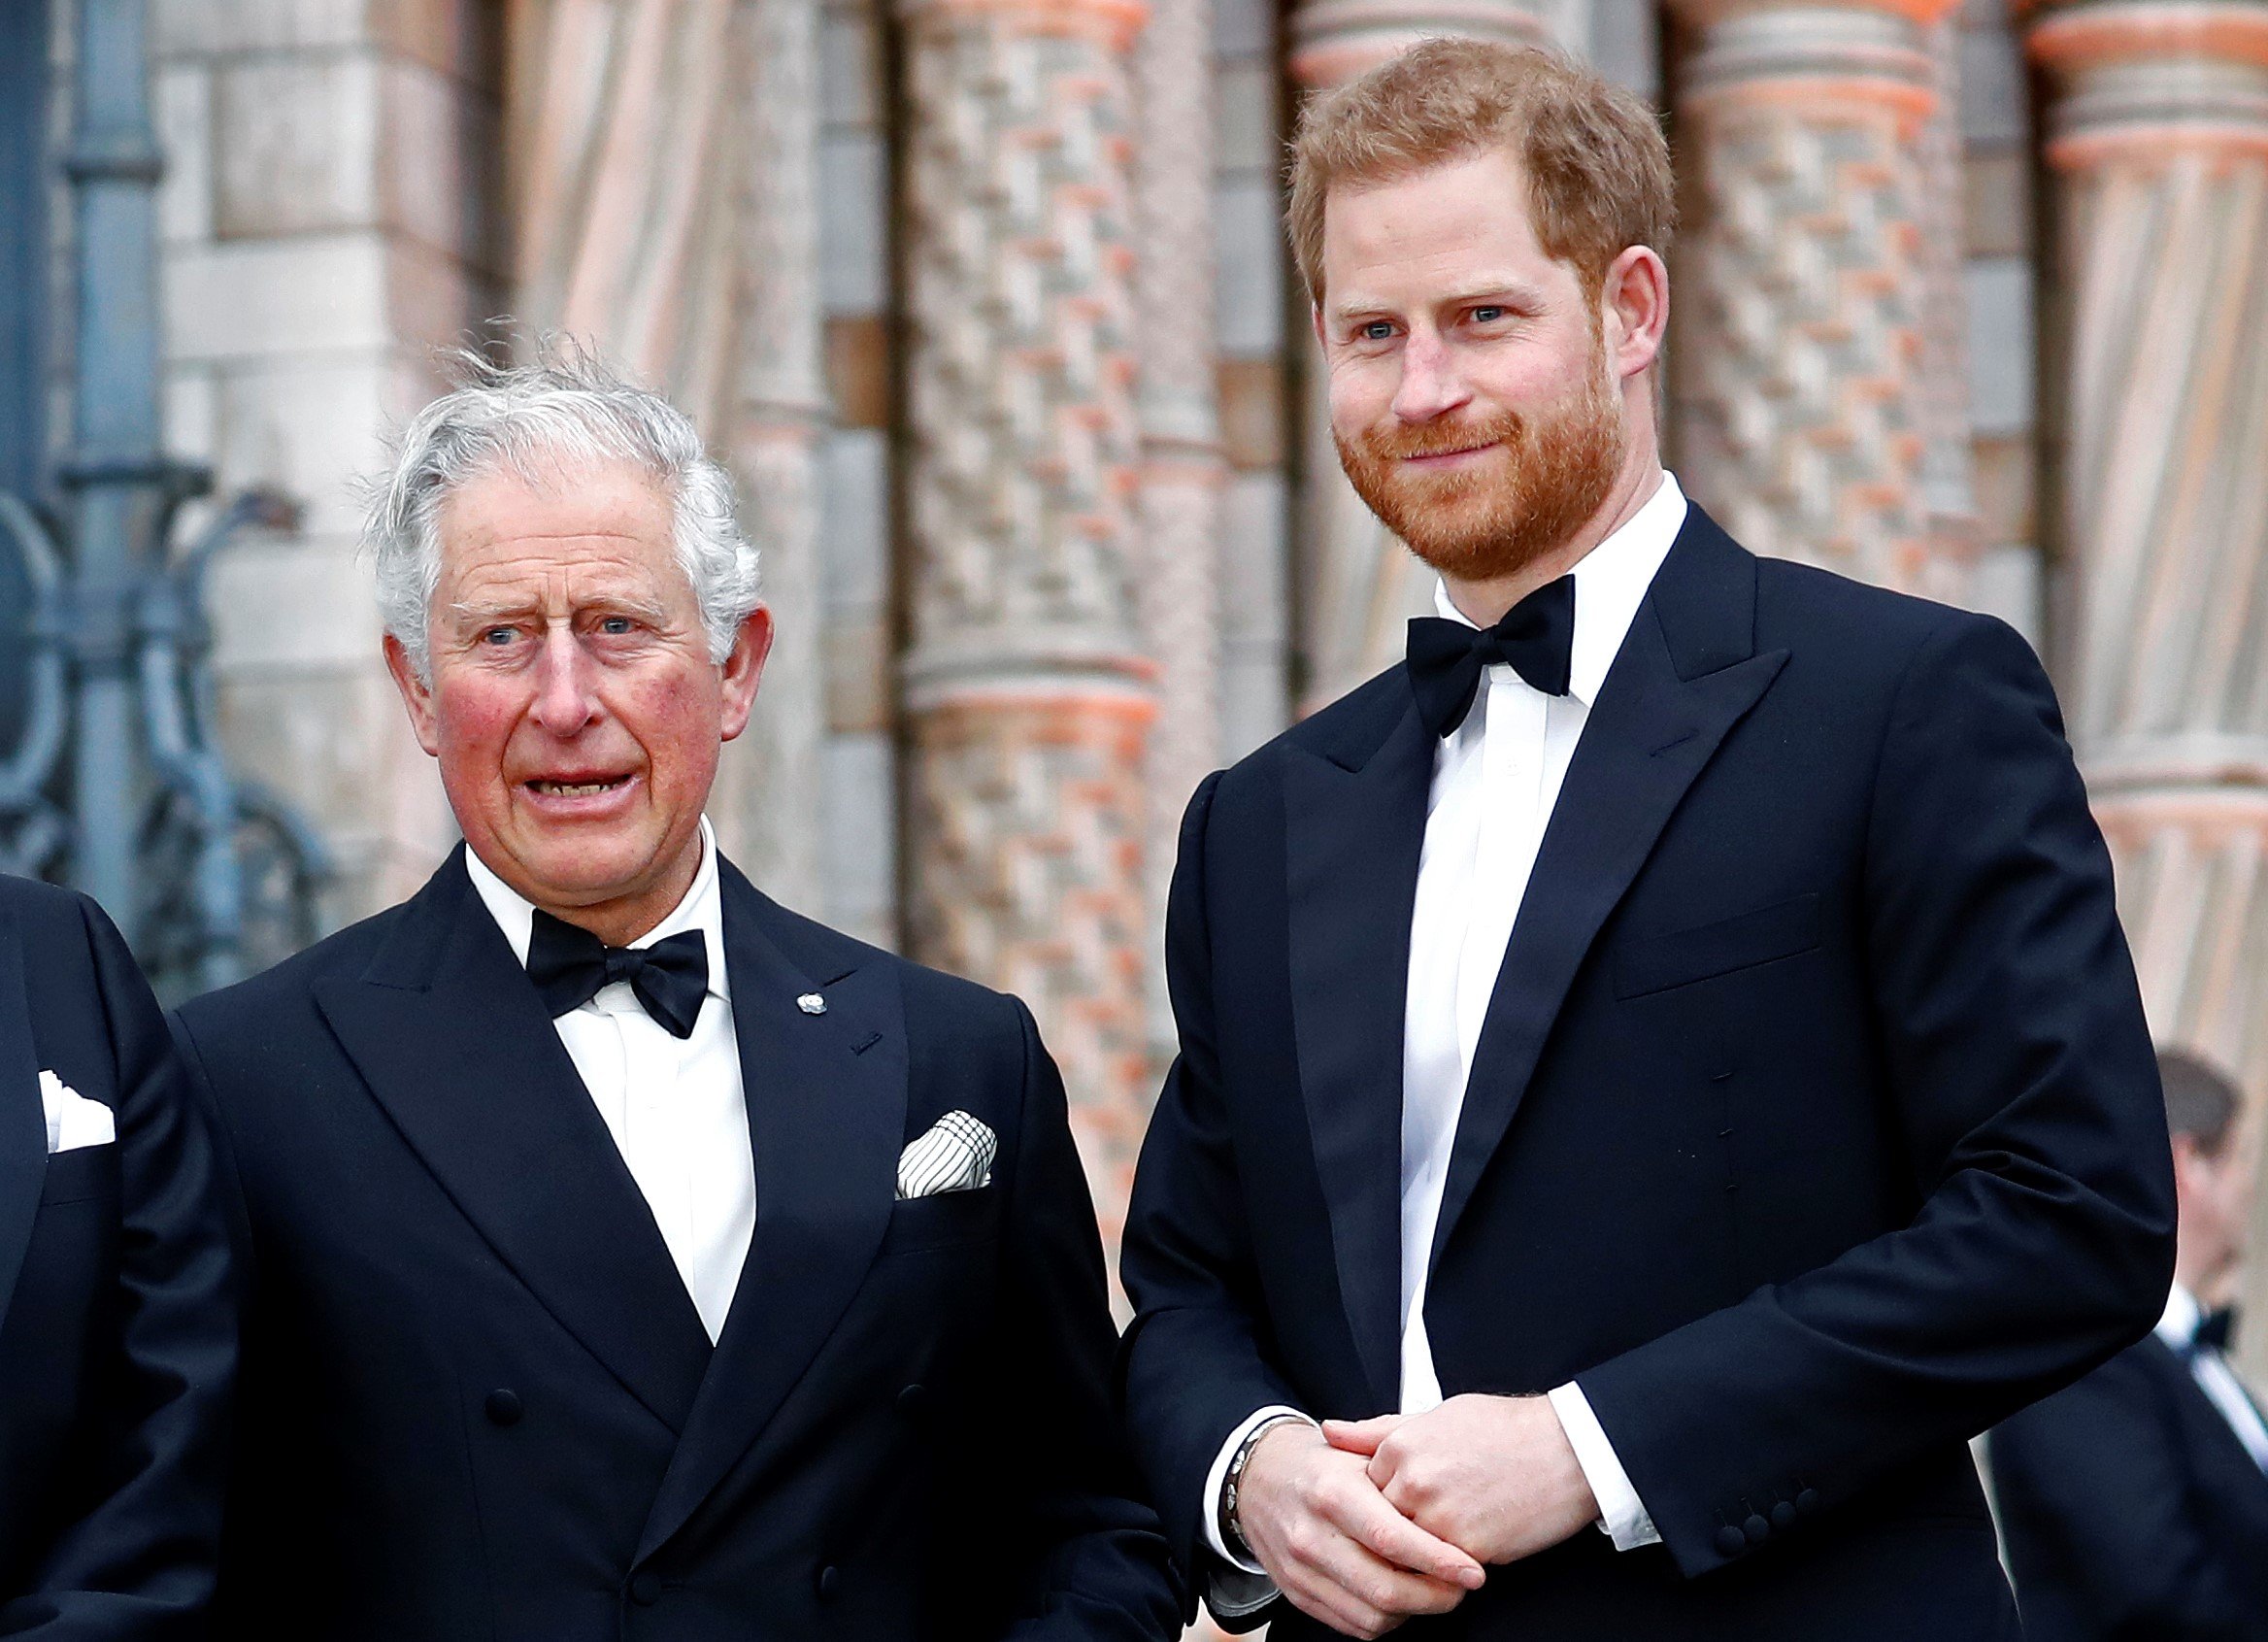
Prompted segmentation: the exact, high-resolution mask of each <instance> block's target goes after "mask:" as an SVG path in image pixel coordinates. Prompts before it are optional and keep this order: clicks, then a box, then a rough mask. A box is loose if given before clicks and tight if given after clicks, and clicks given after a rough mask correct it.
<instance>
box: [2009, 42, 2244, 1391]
mask: <svg viewBox="0 0 2268 1642" xmlns="http://www.w3.org/2000/svg"><path fill="white" fill-rule="evenodd" d="M2029 44H2030V49H2031V53H2032V56H2033V58H2034V59H2035V60H2036V61H2037V62H2039V63H2040V64H2042V65H2043V66H2044V67H2045V68H2046V69H2047V70H2048V72H2049V75H2050V78H2051V83H2052V85H2053V88H2054V94H2053V98H2052V101H2051V105H2050V108H2049V112H2048V120H2047V158H2048V163H2049V166H2050V168H2051V174H2052V178H2053V188H2054V194H2053V200H2054V209H2055V218H2056V226H2057V230H2058V235H2059V239H2058V246H2057V254H2058V256H2059V261H2060V265H2059V267H2058V269H2057V276H2058V277H2057V279H2056V280H2055V281H2054V282H2053V285H2052V286H2051V288H2053V289H2056V290H2058V291H2059V292H2060V293H2061V301H2060V310H2059V312H2058V313H2057V314H2056V315H2055V316H2054V317H2053V318H2054V320H2055V324H2054V328H2053V330H2052V332H2051V334H2052V335H2054V336H2055V337H2056V338H2057V339H2058V342H2059V346H2058V348H2057V349H2056V352H2055V355H2054V357H2053V359H2052V362H2051V369H2050V374H2049V381H2050V382H2051V384H2052V386H2051V389H2050V391H2049V393H2048V395H2047V398H2048V402H2049V404H2050V405H2051V406H2052V407H2058V408H2060V410H2061V412H2062V416H2063V419H2064V425H2063V426H2062V427H2061V428H2060V429H2059V430H2058V431H2059V432H2060V434H2061V451H2060V460H2059V464H2058V465H2059V474H2060V502H2061V507H2060V510H2059V511H2060V519H2059V525H2060V535H2061V542H2060V543H2059V546H2060V548H2061V552H2062V555H2063V558H2064V560H2065V562H2066V564H2067V565H2068V567H2069V569H2068V572H2067V575H2068V578H2069V582H2070V587H2069V591H2070V593H2071V594H2072V595H2073V596H2072V598H2071V600H2070V601H2069V610H2070V616H2071V620H2070V622H2069V624H2068V628H2067V637H2066V638H2065V640H2064V642H2063V643H2062V644H2061V645H2060V646H2059V647H2058V648H2059V651H2060V660H2061V662H2062V668H2061V671H2062V686H2063V691H2064V701H2065V704H2066V707H2067V709H2068V711H2069V713H2070V715H2071V729H2072V735H2073V739H2074V741H2075V742H2076V743H2077V744H2078V747H2079V749H2080V755H2081V759H2082V762H2083V764H2084V766H2085V770H2086V774H2087V780H2088V785H2089V787H2090V788H2091V790H2092V792H2093V794H2094V801H2095V811H2096V814H2097V815H2098V816H2099V817H2100V818H2101V820H2102V822H2103V829H2104V831H2105V832H2106V833H2108V834H2109V836H2110V839H2111V845H2112V849H2113V851H2114V853H2115V854H2116V855H2117V857H2118V898H2119V909H2120V912H2121V913H2122V914H2123V916H2124V919H2125V922H2126V933H2127V936H2128V938H2129V939H2130V940H2131V941H2132V942H2133V944H2134V955H2135V960H2136V962H2137V964H2138V965H2139V966H2140V969H2141V972H2142V989H2143V996H2144V1000H2145V1001H2146V1003H2147V1004H2148V1005H2149V1008H2150V1012H2151V1024H2152V1026H2153V1027H2154V1029H2155V1030H2156V1032H2157V1034H2158V1036H2159V1038H2160V1040H2161V1041H2168V1042H2178V1043H2186V1044H2193V1045H2196V1046H2197V1047H2199V1048H2200V1049H2202V1050H2203V1051H2205V1052H2206V1053H2207V1054H2209V1055H2211V1056H2214V1057H2216V1058H2217V1059H2218V1060H2219V1061H2221V1062H2222V1063H2223V1064H2225V1065H2227V1066H2229V1067H2230V1068H2231V1069H2233V1070H2235V1071H2236V1072H2238V1073H2239V1074H2240V1075H2242V1076H2243V1077H2244V1078H2245V1080H2246V1082H2247V1084H2248V1086H2249V1087H2250V1088H2251V1089H2252V1090H2254V1091H2255V1096H2257V1091H2259V1090H2260V1089H2262V1088H2263V1086H2264V1085H2268V871H2264V870H2263V868H2264V861H2268V659H2264V656H2263V652H2262V648H2261V645H2262V637H2261V636H2262V634H2263V633H2268V459H2263V452H2268V4H2264V3H2262V0H2121V3H2117V4H2092V5H2054V6H2048V7H2043V8H2041V9H2040V10H2039V11H2038V12H2036V13H2035V14H2034V15H2033V17H2032V18H2031V19H2030V24H2029ZM2262 1267H2263V1262H2262V1261H2261V1260H2260V1259H2259V1258H2257V1257H2255V1259H2254V1261H2253V1269H2254V1271H2255V1273H2258V1272H2260V1271H2261V1270H2262ZM2254 1297H2255V1299H2264V1298H2268V1293H2262V1292H2261V1291H2260V1290H2258V1289H2256V1290H2255V1295H2254ZM2260 1333H2261V1331H2260V1330H2253V1331H2252V1334H2253V1340H2252V1345H2253V1347H2254V1349H2255V1350H2256V1349H2257V1347H2258V1344H2259V1335H2260ZM2253 1360H2254V1361H2255V1362H2257V1361H2259V1360H2261V1359H2260V1358H2259V1357H2256V1356H2255V1357H2254V1358H2253Z"/></svg>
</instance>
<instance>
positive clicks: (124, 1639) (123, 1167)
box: [0, 901, 237, 1642]
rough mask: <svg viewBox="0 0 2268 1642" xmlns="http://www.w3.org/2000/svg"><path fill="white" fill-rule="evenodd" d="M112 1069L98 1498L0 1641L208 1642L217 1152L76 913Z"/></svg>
mask: <svg viewBox="0 0 2268 1642" xmlns="http://www.w3.org/2000/svg"><path fill="white" fill-rule="evenodd" d="M81 911H82V915H83V919H84V922H85V930H86V938H87V940H88V942H89V943H90V945H91V947H92V949H93V958H94V972H95V977H96V982H97V987H98V989H99V992H100V997H101V1006H102V1008H103V1011H104V1013H105V1017H106V1021H107V1025H108V1029H109V1035H110V1041H111V1047H112V1053H113V1055H114V1056H115V1061H116V1068H117V1086H116V1087H117V1145H118V1148H119V1153H118V1161H119V1169H120V1179H121V1186H122V1191H121V1195H120V1201H121V1204H122V1209H121V1214H122V1217H123V1223H122V1225H121V1227H120V1232H121V1235H120V1237H119V1244H118V1246H119V1272H118V1285H119V1293H118V1295H117V1307H118V1312H117V1315H118V1317H119V1319H120V1323H119V1340H120V1343H121V1345H122V1348H123V1349H122V1351H121V1353H120V1356H119V1360H118V1363H117V1377H116V1378H115V1379H114V1380H113V1382H112V1383H111V1386H110V1388H109V1390H108V1392H107V1394H108V1396H109V1397H110V1398H111V1399H112V1400H111V1406H110V1408H109V1409H108V1410H106V1415H107V1418H106V1419H105V1421H104V1426H105V1429H106V1433H107V1436H108V1441H107V1442H106V1444H105V1452H106V1453H107V1454H108V1455H109V1457H110V1458H109V1467H108V1471H109V1474H108V1475H106V1476H105V1477H104V1478H103V1479H102V1483H101V1496H100V1498H99V1499H98V1501H97V1502H96V1504H95V1505H94V1506H93V1508H92V1509H91V1510H89V1511H88V1512H87V1513H86V1514H85V1515H84V1516H83V1517H82V1518H81V1519H80V1521H79V1522H78V1523H77V1524H76V1525H74V1526H73V1527H72V1528H70V1529H69V1530H67V1531H66V1532H65V1534H64V1536H63V1538H62V1540H61V1542H60V1543H59V1544H58V1545H57V1547H56V1549H55V1551H54V1553H53V1555H52V1556H51V1557H50V1558H49V1559H48V1561H47V1564H46V1565H45V1567H44V1568H43V1569H42V1571H41V1573H40V1576H39V1581H38V1584H37V1585H36V1586H35V1587H34V1589H33V1590H32V1591H31V1592H27V1593H25V1594H24V1595H22V1596H20V1597H19V1598H17V1600H15V1601H12V1602H10V1603H8V1604H7V1605H6V1606H5V1607H0V1634H4V1635H7V1636H11V1637H25V1638H36V1639H38V1642H174V1639H176V1638H182V1639H186V1638H190V1637H197V1636H202V1635H203V1634H204V1628H203V1625H204V1613H205V1608H206V1605H207V1603H208V1602H209V1601H210V1599H211V1595H212V1590H213V1581H214V1571H215V1564H216V1560H217V1556H218V1543H219V1531H220V1508H221V1494H222V1486H223V1480H224V1479H223V1475H222V1472H223V1467H224V1455H225V1452H226V1443H227V1435H226V1430H225V1420H226V1415H227V1410H228V1401H229V1396H230V1392H231V1390H232V1387H233V1384H234V1378H235V1371H236V1343H237V1333H236V1330H237V1304H236V1294H235V1290H234V1284H233V1278H232V1262H231V1258H230V1249H229V1238H228V1235H227V1231H226V1228H225V1223H224V1221H223V1219H222V1214H221V1208H220V1204H219V1199H218V1195H217V1187H216V1182H215V1177H214V1166H215V1165H214V1153H213V1140H212V1133H211V1127H210V1123H209V1121H208V1119H207V1116H206V1114H204V1113H203V1112H202V1111H201V1110H199V1109H197V1108H196V1107H195V1105H194V1104H193V1101H192V1097H191V1094H190V1091H189V1089H188V1087H187V1082H186V1080H185V1079H184V1078H183V1075H182V1070H181V1065H180V1062H179V1060H178V1059H177V1057H176V1056H175V1054H174V1048H173V1042H172V1039H171V1037H170V1036H169V1034H168V1033H167V1030H166V1026H165V1022H164V1019H163V1017H162V1016H161V1015H160V1014H159V1013H158V1009H157V1003H156V1000H155V999H154V998H152V997H151V996H150V988H149V984H148V983H147V982H145V981H144V980H143V978H142V974H141V971H140V970H139V969H138V968H136V966H135V963H134V959H133V957H132V955H130V954H129V953H128V952H127V950H126V945H125V942H124V941H123V940H121V939H120V938H119V936H118V932H117V929H116V928H114V927H113V926H112V925H111V922H110V921H109V920H108V919H107V918H105V917H104V916H103V914H102V913H101V911H100V910H99V909H98V908H96V907H95V906H94V905H93V903H92V902H88V901H82V903H81Z"/></svg>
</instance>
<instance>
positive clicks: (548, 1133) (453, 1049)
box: [316, 856, 710, 1431]
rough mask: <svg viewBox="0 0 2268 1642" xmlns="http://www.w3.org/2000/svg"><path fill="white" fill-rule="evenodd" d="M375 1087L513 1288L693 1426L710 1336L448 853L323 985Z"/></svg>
mask: <svg viewBox="0 0 2268 1642" xmlns="http://www.w3.org/2000/svg"><path fill="white" fill-rule="evenodd" d="M316 1001H317V1005H318V1006H319V1007H320V1008H321V1010H322V1012H323V1016H324V1019H326V1020H327V1021H329V1022H330V1023H331V1028H332V1030H333V1031H335V1032H336V1033H337V1034H338V1036H339V1041H340V1043H341V1044H342V1045H343V1046H345V1048H346V1051H347V1053H348V1055H349V1056H351V1057H352V1058H353V1061H354V1064H355V1066H356V1068H357V1069H358V1070H359V1071H360V1072H361V1074H362V1077H363V1081H364V1082H365V1083H366V1084H368V1085H369V1087H370V1091H371V1093H372V1094H373V1095H375V1096H376V1097H377V1099H378V1102H379V1104H380V1105H381V1106H383V1107H384V1109H385V1111H386V1114H387V1115H388V1116H389V1117H390V1118H391V1119H392V1120H393V1123H394V1124H395V1126H396V1127H397V1128H398V1129H399V1130H400V1131H401V1133H402V1137H403V1139H405V1140H406V1141H408V1142H409V1144H410V1147H411V1149H412V1150H413V1151H414V1152H416V1153H417V1156H418V1157H419V1158H420V1159H421V1160H422V1161H423V1162H424V1164H425V1167H426V1168H427V1169H429V1170H430V1171H432V1173H433V1176H434V1178H435V1179H436V1180H438V1181H439V1182H440V1183H441V1186H442V1188H443V1190H446V1191H447V1192H448V1193H449V1194H450V1197H451V1198H452V1199H453V1200H454V1201H455V1203H456V1205H457V1207H458V1208H459V1209H461V1210H462V1211H463V1212H464V1215H465V1218H466V1219H468V1220H469V1221H471V1222H472V1223H473V1224H474V1225H475V1226H476V1227H477V1228H478V1229H479V1230H480V1233H481V1235H482V1236H483V1237H484V1238H485V1239H486V1240H487V1241H488V1243H489V1245H490V1246H491V1247H492V1248H494V1249H495V1251H496V1253H497V1255H498V1256H499V1257H501V1258H502V1259H503V1261H504V1263H505V1264H506V1265H507V1266H509V1267H510V1268H511V1269H512V1271H513V1272H514V1274H515V1275H517V1277H518V1278H519V1280H520V1281H521V1282H522V1283H524V1284H525V1285H526V1286H527V1287H528V1289H529V1290H531V1291H532V1292H533V1293H534V1294H535V1296H536V1298H537V1299H538V1300H540V1301H541V1302H542V1303H543V1305H544V1306H545V1308H546V1309H547V1310H549V1311H550V1313H551V1315H552V1316H553V1317H555V1318H557V1319H558V1320H559V1322H560V1324H562V1325H563V1326H564V1327H565V1328H566V1329H567V1331H568V1332H569V1333H571V1334H573V1335H574V1336H575V1337H576V1338H577V1339H578V1340H580V1341H582V1342H583V1344H584V1347H585V1348H587V1349H588V1350H589V1352H590V1354H591V1355H592V1356H593V1357H597V1358H598V1360H599V1361H600V1362H602V1363H604V1364H605V1365H606V1366H607V1368H608V1369H609V1370H610V1371H611V1372H612V1373H613V1374H614V1375H615V1376H616V1377H617V1379H619V1380H620V1381H621V1382H622V1384H623V1385H624V1386H625V1387H626V1388H628V1390H629V1391H630V1392H631V1394H632V1395H634V1396H636V1397H637V1398H638V1400H639V1401H640V1402H642V1403H644V1404H645V1405H646V1406H647V1408H648V1409H650V1410H651V1411H652V1413H653V1415H654V1416H655V1418H657V1419H659V1420H660V1421H661V1422H662V1423H663V1424H666V1425H668V1426H669V1427H670V1428H671V1429H672V1430H673V1431H674V1430H682V1429H683V1426H684V1422H685V1419H686V1416H687V1412H688V1411H689V1410H690V1409H691V1407H692V1406H693V1398H694V1394H695V1392H696V1391H697V1390H698V1389H699V1387H700V1383H701V1376H702V1374H703V1372H704V1370H705V1369H706V1368H707V1367H708V1362H709V1357H710V1348H709V1335H708V1331H707V1330H706V1329H704V1328H703V1327H702V1326H701V1318H700V1314H699V1313H698V1312H697V1311H695V1310H694V1308H693V1302H692V1298H691V1296H689V1295H688V1294H687V1293H686V1292H685V1286H684V1281H683V1280H682V1279H681V1278H680V1277H679V1275H678V1269H677V1265H676V1263H675V1262H674V1261H673V1260H672V1259H671V1258H670V1254H669V1249H668V1246H667V1245H666V1244H664V1243H663V1242H662V1239H661V1231H660V1229H659V1228H658V1227H657V1226H656V1225H655V1224H654V1223H653V1216H652V1213H651V1211H650V1210H649V1209H648V1208H647V1206H646V1199H645V1196H644V1194H643V1193H641V1192H640V1191H639V1190H638V1184H637V1182H636V1181H635V1180H633V1179H632V1178H631V1176H630V1171H629V1168H628V1167H627V1166H626V1165H625V1164H624V1163H623V1161H622V1155H621V1153H620V1151H619V1150H618V1149H617V1147H616V1145H615V1139H614V1136H613V1135H612V1134H610V1133H609V1132H608V1130H607V1126H606V1123H605V1121H604V1120H603V1119H601V1118H600V1116H599V1114H598V1109H597V1108H596V1107H595V1106H593V1105H592V1104H591V1100H590V1095H589V1093H588V1092H587V1091H586V1090H585V1089H584V1086H583V1080H582V1078H581V1077H580V1076H579V1075H578V1073H577V1072H576V1070H575V1063H574V1061H573V1060H571V1059H570V1058H568V1056H567V1051H566V1049H565V1048H564V1047H563V1046H562V1045H561V1044H560V1042H559V1036H558V1032H557V1030H556V1029H555V1028H554V1027H553V1026H552V1024H551V1022H550V1017H549V1016H547V1015H546V1014H545V1013H544V1008H543V1004H542V1003H541V1002H540V1001H539V1000H538V999H537V997H536V992H535V989H534V988H533V987H531V986H530V985H529V984H528V981H527V976H526V972H525V971H524V970H522V969H521V968H520V966H519V964H518V962H517V960H516V959H515V958H514V957H513V955H512V948H511V947H510V945H508V944H507V943H506V941H505V939H504V934H503V931H502V930H500V929H498V928H497V927H496V923H495V921H494V920H493V919H491V918H490V917H489V916H488V909H487V908H486V907H484V906H483V905H482V904H481V900H480V897H479V895H478V894H476V893H475V892H474V890H473V887H472V881H471V880H470V879H469V878H467V877H466V876H465V870H464V865H463V861H462V859H461V856H452V857H451V858H450V861H449V862H448V863H447V864H446V865H444V866H443V867H442V869H441V871H440V872H438V873H436V874H435V875H434V878H433V882H432V883H431V884H429V885H428V886H427V887H426V888H425V889H424V890H423V891H422V892H421V893H420V894H419V895H418V897H417V900H416V901H414V902H412V903H411V905H410V906H409V908H408V909H406V912H405V917H404V921H403V923H402V925H401V926H400V927H399V928H398V929H397V930H396V932H395V934H394V935H393V937H392V938H391V939H390V940H388V942H387V943H386V945H385V947H384V949H383V950H382V951H381V952H380V953H379V955H378V956H377V957H376V958H375V959H374V960H373V961H372V963H371V966H370V968H369V970H368V971H367V972H365V973H364V974H363V975H362V976H361V977H360V978H359V979H357V980H353V981H338V982H330V983H326V984H323V985H320V986H318V987H317V989H316Z"/></svg>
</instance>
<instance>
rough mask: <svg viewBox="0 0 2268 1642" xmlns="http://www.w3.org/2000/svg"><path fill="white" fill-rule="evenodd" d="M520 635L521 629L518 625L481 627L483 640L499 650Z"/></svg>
mask: <svg viewBox="0 0 2268 1642" xmlns="http://www.w3.org/2000/svg"><path fill="white" fill-rule="evenodd" d="M518 636H519V629H518V628H517V627H484V628H482V629H481V642H482V643H483V644H484V645H488V646H490V647H491V648H494V649H499V650H500V649H502V648H503V647H504V646H506V645H508V644H510V643H511V642H512V641H513V640H514V639H516V638H517V637H518Z"/></svg>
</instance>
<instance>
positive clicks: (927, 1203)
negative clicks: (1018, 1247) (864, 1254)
mask: <svg viewBox="0 0 2268 1642" xmlns="http://www.w3.org/2000/svg"><path fill="white" fill-rule="evenodd" d="M999 1230H1000V1189H999V1188H998V1187H997V1186H980V1187H978V1188H976V1189H975V1190H971V1191H940V1192H937V1193H936V1194H934V1195H932V1196H928V1197H910V1198H908V1199H906V1200H905V1201H904V1202H902V1203H899V1204H897V1205H895V1206H894V1207H893V1208H892V1209H891V1210H890V1223H889V1229H888V1230H887V1231H885V1232H884V1233H883V1240H882V1253H883V1254H884V1255H904V1254H911V1253H913V1252H914V1251H915V1250H917V1249H950V1248H952V1247H954V1246H956V1245H958V1244H962V1243H981V1242H984V1241H985V1240H986V1239H988V1238H991V1237H994V1236H997V1235H998V1233H999Z"/></svg>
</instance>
